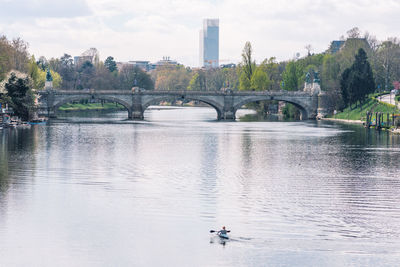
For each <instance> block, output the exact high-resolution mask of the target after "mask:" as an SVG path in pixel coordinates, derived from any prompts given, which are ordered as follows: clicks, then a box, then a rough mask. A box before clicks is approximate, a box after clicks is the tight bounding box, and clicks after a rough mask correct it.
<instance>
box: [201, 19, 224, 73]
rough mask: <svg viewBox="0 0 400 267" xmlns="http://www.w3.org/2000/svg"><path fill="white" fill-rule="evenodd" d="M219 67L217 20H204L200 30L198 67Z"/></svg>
mask: <svg viewBox="0 0 400 267" xmlns="http://www.w3.org/2000/svg"><path fill="white" fill-rule="evenodd" d="M218 66H219V19H204V20H203V29H202V30H200V67H206V68H217V67H218Z"/></svg>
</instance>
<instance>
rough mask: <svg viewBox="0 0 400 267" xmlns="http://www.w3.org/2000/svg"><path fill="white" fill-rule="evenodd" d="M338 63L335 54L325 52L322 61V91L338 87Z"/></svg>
mask: <svg viewBox="0 0 400 267" xmlns="http://www.w3.org/2000/svg"><path fill="white" fill-rule="evenodd" d="M339 82H340V65H339V63H338V62H337V59H336V57H335V56H333V55H331V54H325V55H324V58H323V61H322V72H321V87H322V90H324V91H328V90H330V91H332V90H336V89H337V88H339Z"/></svg>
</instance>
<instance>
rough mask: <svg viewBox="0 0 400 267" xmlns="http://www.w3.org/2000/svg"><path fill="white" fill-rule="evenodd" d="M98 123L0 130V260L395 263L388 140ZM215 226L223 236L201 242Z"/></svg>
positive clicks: (326, 126)
mask: <svg viewBox="0 0 400 267" xmlns="http://www.w3.org/2000/svg"><path fill="white" fill-rule="evenodd" d="M103 115H104V114H102V116H103ZM102 116H99V117H97V118H93V119H92V118H91V117H79V116H75V117H74V116H73V117H65V118H62V119H59V120H56V121H53V122H51V123H49V124H48V125H45V126H39V125H38V126H37V127H32V128H31V129H24V130H21V131H20V130H19V129H17V130H15V131H14V130H11V131H8V130H6V131H3V132H2V133H1V134H2V135H1V144H0V207H1V208H0V240H2V242H1V243H0V256H1V257H0V258H1V260H0V265H5V266H7V265H15V263H17V264H18V265H21V266H24V265H25V266H29V265H41V266H50V265H53V263H54V262H63V263H65V264H66V265H69V266H98V265H107V266H108V265H109V266H115V265H117V266H126V265H135V266H192V265H193V264H194V263H195V265H199V266H262V265H265V264H266V263H268V264H270V265H272V266H310V265H311V266H321V265H323V266H349V265H358V266H375V265H377V264H378V263H379V264H382V265H387V266H392V265H395V264H397V259H398V252H399V251H400V244H399V242H398V240H399V237H400V208H399V207H400V205H399V204H400V203H399V202H400V201H399V200H398V195H399V193H400V182H399V176H398V173H399V171H400V167H399V165H398V164H397V162H398V159H399V153H400V149H399V143H400V140H399V136H393V135H389V134H388V133H386V132H381V133H379V132H376V131H374V130H367V129H364V128H362V127H359V126H354V125H339V124H333V123H326V122H312V121H310V122H216V121H215V111H214V110H212V109H207V108H178V109H161V110H149V111H148V112H147V113H146V119H145V121H143V122H133V121H127V120H125V118H126V114H125V112H118V113H115V114H114V115H107V116H106V117H102ZM222 225H226V226H227V227H229V229H231V230H232V232H231V236H232V238H233V242H229V243H227V244H226V245H225V246H220V245H218V246H215V245H211V244H210V243H209V238H210V236H209V230H211V229H218V228H219V227H221V226H222ZM19 255H24V257H23V258H22V257H20V256H19ZM43 259H46V260H45V261H43ZM321 263H323V264H321Z"/></svg>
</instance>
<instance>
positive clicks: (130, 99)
mask: <svg viewBox="0 0 400 267" xmlns="http://www.w3.org/2000/svg"><path fill="white" fill-rule="evenodd" d="M37 94H38V95H39V99H38V104H39V108H38V111H39V113H40V114H45V115H47V116H49V117H56V115H57V110H58V108H59V107H60V106H62V105H63V104H65V103H68V102H71V101H79V100H82V99H96V100H106V101H112V102H116V103H119V104H121V105H122V106H124V107H125V108H126V109H127V111H128V118H129V119H140V120H142V119H143V113H144V111H145V110H146V109H147V107H149V106H150V105H153V104H158V103H159V102H160V101H164V100H166V101H173V100H196V101H200V102H204V103H206V104H208V105H210V106H212V107H213V108H214V109H215V110H216V111H217V114H218V115H217V116H218V117H217V119H218V120H234V119H235V118H236V117H235V114H236V111H237V110H238V109H239V108H240V107H242V106H243V105H245V104H247V103H250V102H255V101H265V100H277V101H285V102H288V103H292V104H294V105H295V106H296V107H298V108H299V110H300V111H301V115H302V119H315V118H316V116H317V114H318V108H321V107H319V104H321V103H322V102H323V101H321V94H319V95H318V94H311V93H309V92H304V91H232V90H230V89H228V90H225V91H190V90H184V91H153V90H143V89H139V88H134V89H132V91H124V90H104V91H98V90H93V89H90V90H53V89H47V90H44V91H38V92H37Z"/></svg>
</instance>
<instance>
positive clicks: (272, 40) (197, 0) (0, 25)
mask: <svg viewBox="0 0 400 267" xmlns="http://www.w3.org/2000/svg"><path fill="white" fill-rule="evenodd" d="M0 5H1V6H2V7H5V8H2V9H1V11H0V17H2V18H0V34H6V35H8V36H11V37H17V36H21V37H22V38H23V39H24V40H26V41H28V42H29V43H30V45H31V46H30V47H31V51H32V53H34V54H35V55H37V56H39V55H44V56H46V57H59V56H61V55H62V54H63V53H64V52H66V53H69V54H72V55H78V54H80V53H81V52H83V51H84V50H86V49H87V48H89V47H96V48H97V49H98V50H99V51H100V54H101V58H105V57H106V56H109V55H112V56H114V58H116V60H118V61H127V60H139V59H141V60H150V61H156V60H158V59H160V58H161V57H162V56H170V57H171V58H173V59H177V60H178V61H180V62H182V63H183V64H186V65H190V66H197V65H198V58H199V55H198V52H199V47H198V46H199V39H198V38H199V30H200V29H201V27H202V20H203V19H204V18H219V19H220V58H221V59H227V60H230V61H233V62H237V61H239V60H240V55H241V51H242V49H243V46H244V43H245V42H246V41H250V42H251V43H252V45H253V48H254V52H255V58H256V60H257V62H261V61H262V60H263V59H265V58H267V57H271V56H275V57H277V58H278V60H286V59H290V58H291V57H292V56H293V55H294V54H295V53H296V52H300V53H301V54H305V52H306V51H305V49H304V46H305V45H307V44H311V45H312V46H313V48H314V51H315V52H322V51H324V50H326V49H327V48H328V46H329V44H330V41H332V40H334V39H338V38H339V37H340V36H341V35H345V34H346V31H347V30H349V29H350V28H352V27H355V26H357V27H359V28H360V29H361V30H362V31H369V32H370V33H371V34H373V35H377V37H378V39H381V40H383V39H386V38H387V37H389V36H399V35H400V28H398V27H397V25H400V16H398V15H397V11H398V10H400V2H399V1H397V0H381V1H372V0H353V1H344V0H335V1H334V0H324V1H323V0H281V1H272V0H248V1H242V0H213V1H211V0H210V1H202V0H171V1H165V0H152V1H148V0H135V1H132V0H87V1H86V2H84V1H78V0H70V1H65V0H60V1H53V2H51V1H50V0H35V1H23V0H16V1H15V0H14V1H4V0H3V1H2V0H0Z"/></svg>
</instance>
